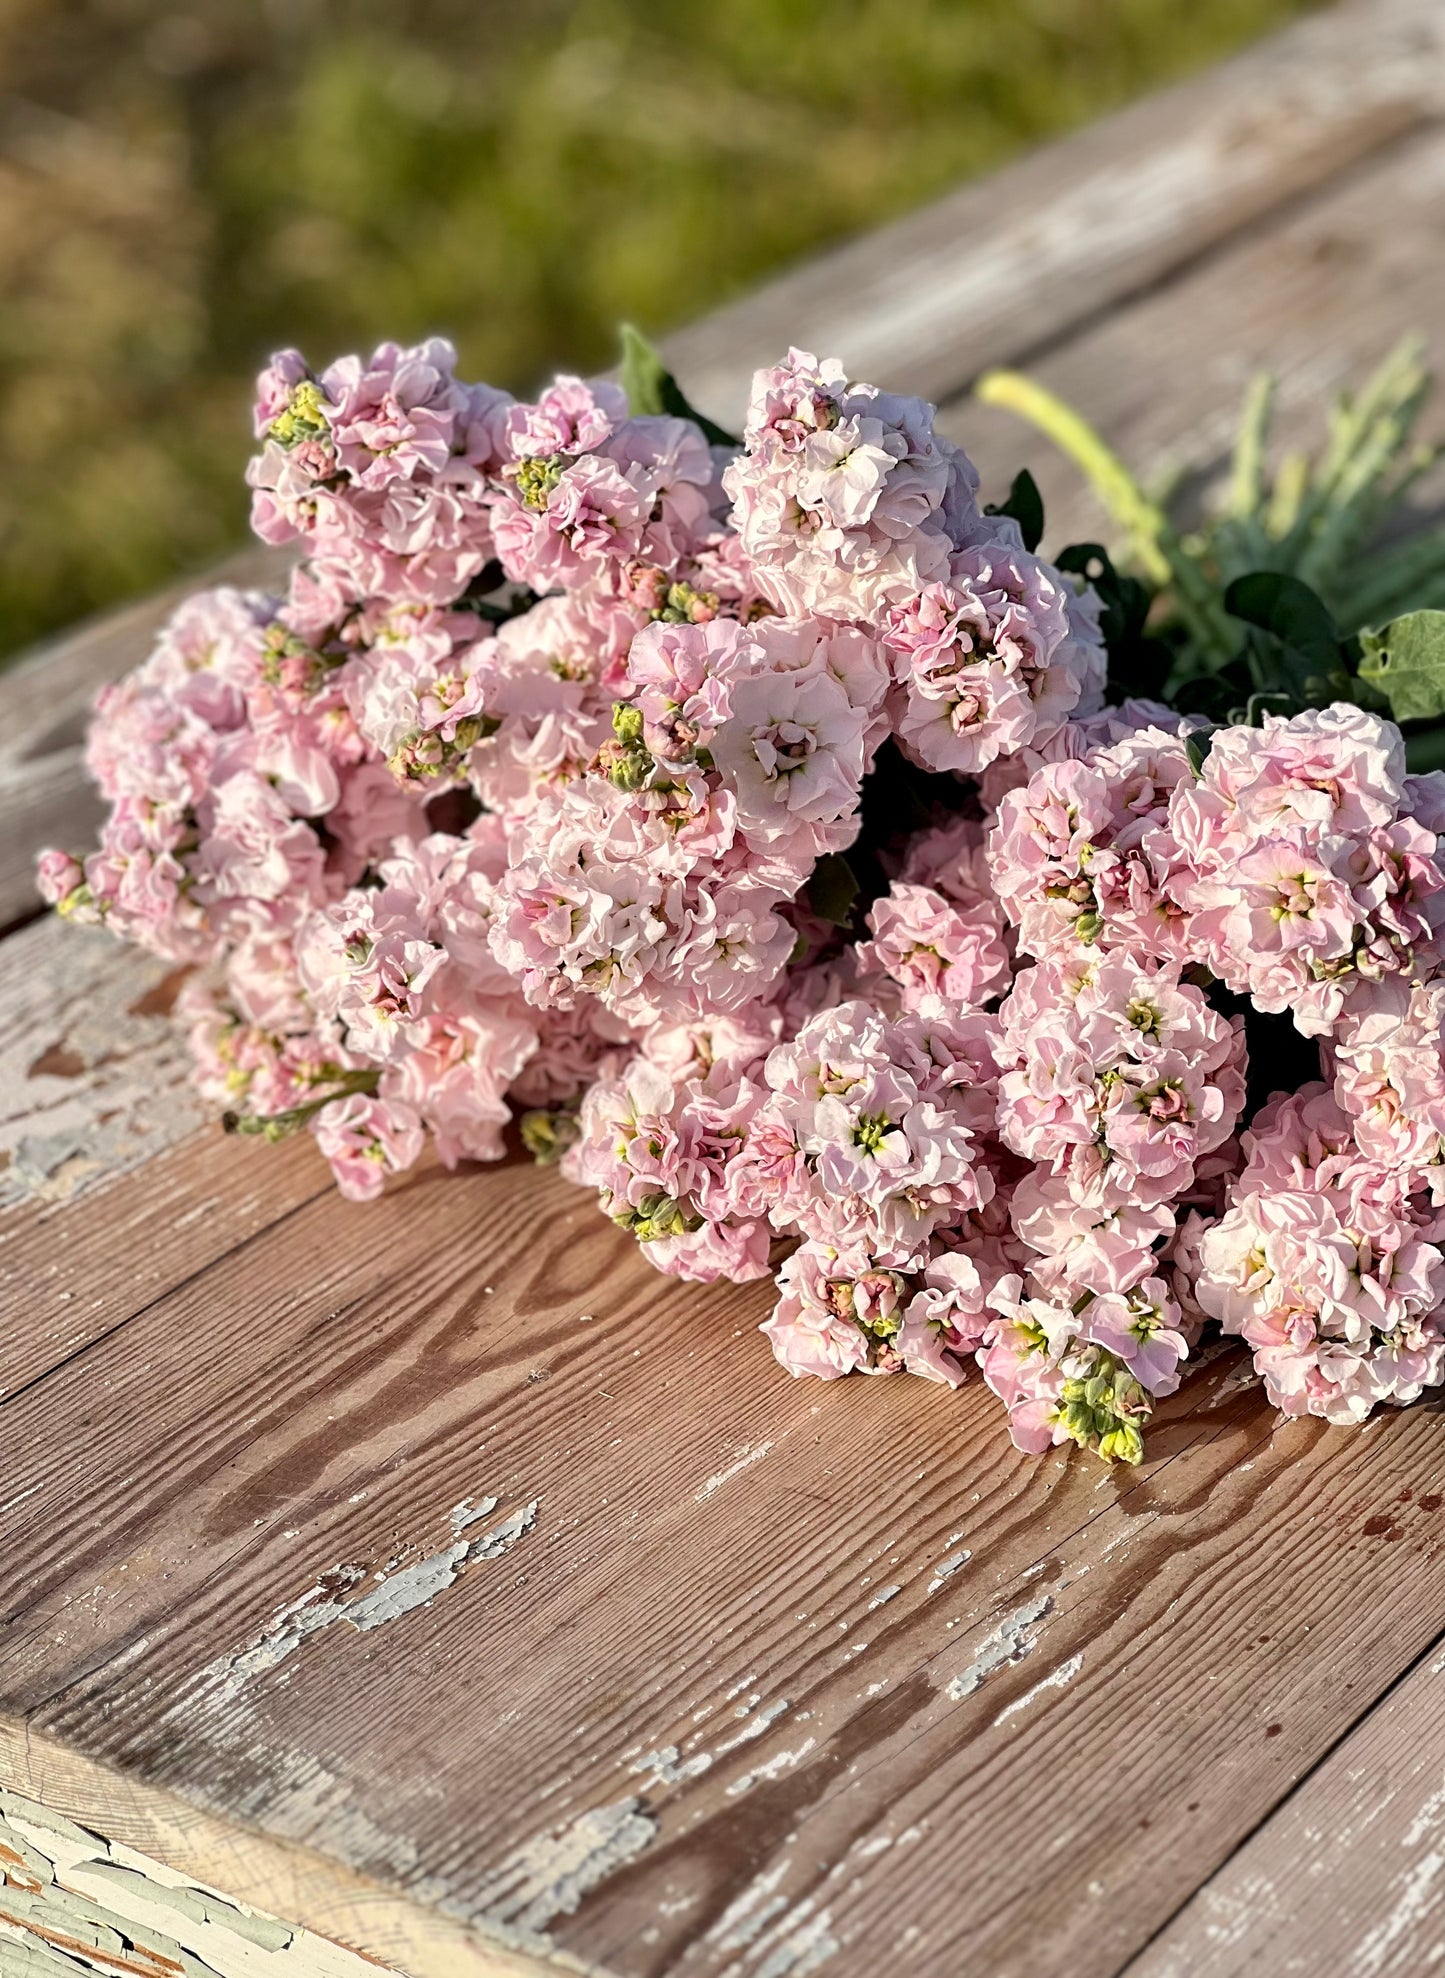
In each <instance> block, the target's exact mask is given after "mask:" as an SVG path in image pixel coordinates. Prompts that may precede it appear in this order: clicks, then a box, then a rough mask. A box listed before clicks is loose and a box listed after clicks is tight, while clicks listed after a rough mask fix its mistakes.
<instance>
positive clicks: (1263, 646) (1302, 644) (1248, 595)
mask: <svg viewBox="0 0 1445 1978" xmlns="http://www.w3.org/2000/svg"><path fill="white" fill-rule="evenodd" d="M1224 608H1225V610H1226V611H1227V612H1228V613H1229V615H1230V616H1231V618H1237V619H1239V620H1240V621H1241V622H1242V623H1243V624H1245V625H1247V626H1248V627H1249V628H1250V629H1249V631H1248V632H1247V633H1246V634H1245V639H1244V646H1243V651H1242V657H1243V659H1244V661H1245V664H1246V666H1247V667H1248V671H1249V678H1250V683H1251V685H1252V687H1253V690H1254V691H1253V693H1252V694H1251V695H1250V708H1251V712H1250V713H1249V714H1248V715H1247V717H1246V718H1247V719H1249V720H1253V719H1254V714H1253V705H1254V703H1255V701H1256V700H1258V701H1259V702H1261V703H1264V702H1270V703H1273V704H1274V705H1273V710H1272V711H1273V712H1276V713H1296V712H1298V711H1300V710H1301V709H1304V708H1307V707H1325V706H1328V704H1329V703H1330V702H1331V701H1335V700H1342V699H1347V698H1348V697H1349V696H1350V695H1351V693H1352V692H1353V691H1354V688H1355V682H1354V681H1353V679H1352V678H1351V675H1350V659H1351V652H1350V651H1349V650H1348V649H1347V647H1346V644H1345V642H1344V641H1343V640H1342V639H1341V637H1340V633H1339V628H1338V626H1337V625H1336V624H1335V621H1334V619H1333V618H1332V617H1331V616H1330V613H1329V609H1328V607H1327V606H1326V605H1325V603H1324V602H1323V600H1322V599H1321V598H1320V597H1319V595H1318V594H1317V593H1316V592H1314V591H1312V590H1311V589H1310V587H1309V585H1308V584H1303V583H1301V582H1300V580H1299V578H1298V577H1291V576H1288V575H1287V574H1286V573H1285V572H1284V571H1281V570H1252V571H1250V572H1249V574H1248V575H1247V576H1244V577H1236V578H1235V580H1234V582H1233V583H1232V584H1231V585H1230V586H1229V588H1228V590H1226V592H1225V593H1224Z"/></svg>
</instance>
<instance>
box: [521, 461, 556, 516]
mask: <svg viewBox="0 0 1445 1978" xmlns="http://www.w3.org/2000/svg"><path fill="white" fill-rule="evenodd" d="M566 465H567V459H566V456H565V455H564V454H561V453H554V454H552V455H551V456H550V457H549V458H548V459H546V460H540V459H538V458H536V457H535V456H529V457H528V458H527V459H525V460H519V461H518V462H517V464H516V466H515V467H514V468H513V469H512V479H513V480H514V481H515V482H516V484H517V493H518V494H519V495H520V496H521V497H522V506H523V507H524V508H531V509H537V510H541V509H543V508H545V507H546V506H547V497H548V496H549V495H550V494H551V492H552V490H553V488H555V487H556V485H557V483H558V482H559V481H560V480H561V478H562V472H563V469H564V468H565V467H566Z"/></svg>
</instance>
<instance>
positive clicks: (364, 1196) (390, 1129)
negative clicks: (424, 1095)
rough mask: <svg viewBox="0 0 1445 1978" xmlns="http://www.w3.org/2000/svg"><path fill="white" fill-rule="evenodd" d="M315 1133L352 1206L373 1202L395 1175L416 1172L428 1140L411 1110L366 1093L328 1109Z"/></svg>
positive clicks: (337, 1101) (355, 1094)
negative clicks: (390, 1176)
mask: <svg viewBox="0 0 1445 1978" xmlns="http://www.w3.org/2000/svg"><path fill="white" fill-rule="evenodd" d="M312 1131H313V1133H314V1134H315V1135H316V1144H317V1146H318V1147H320V1149H321V1151H322V1153H323V1154H324V1155H325V1156H326V1158H327V1160H328V1161H329V1162H330V1163H331V1171H332V1173H333V1174H334V1175H335V1176H336V1185H337V1187H338V1188H339V1189H340V1190H341V1192H342V1194H343V1195H344V1196H346V1198H347V1199H348V1201H352V1202H369V1201H371V1200H372V1199H373V1197H375V1196H377V1195H379V1194H380V1193H381V1191H382V1187H383V1185H384V1184H385V1181H386V1177H387V1176H388V1175H389V1174H398V1173H400V1171H401V1170H402V1169H403V1168H409V1167H411V1166H412V1164H413V1163H414V1162H415V1161H416V1160H417V1158H418V1156H419V1155H420V1153H421V1150H422V1143H423V1141H424V1139H425V1137H426V1136H425V1135H424V1134H423V1132H422V1129H421V1122H420V1121H419V1120H418V1119H417V1116H416V1114H415V1113H414V1112H413V1111H412V1109H411V1108H410V1106H406V1105H403V1104H401V1103H400V1101H398V1100H394V1099H393V1100H384V1099H376V1098H370V1097H368V1096H367V1094H366V1093H364V1092H353V1093H352V1094H351V1096H350V1097H349V1098H346V1099H333V1100H332V1102H331V1104H330V1105H329V1106H323V1107H322V1109H321V1111H320V1112H319V1113H318V1114H317V1115H316V1119H315V1122H314V1124H313V1126H312Z"/></svg>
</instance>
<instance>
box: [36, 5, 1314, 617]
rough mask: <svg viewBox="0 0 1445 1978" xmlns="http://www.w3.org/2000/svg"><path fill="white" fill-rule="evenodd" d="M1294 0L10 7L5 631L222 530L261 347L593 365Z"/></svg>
mask: <svg viewBox="0 0 1445 1978" xmlns="http://www.w3.org/2000/svg"><path fill="white" fill-rule="evenodd" d="M1305 4H1306V0H1188V4H1181V3H1180V0H908V4H906V5H902V6H900V5H898V4H896V0H894V3H893V4H888V0H725V4H722V5H717V6H708V7H703V6H688V5H683V4H680V3H679V0H525V4H521V5H519V4H516V0H512V3H511V4H498V0H413V4H411V5H409V6H408V7H407V8H406V9H405V12H404V14H403V10H402V9H401V8H400V7H398V6H396V5H395V4H394V0H371V4H367V0H352V4H344V3H343V0H270V4H259V0H204V4H203V5H201V4H198V5H197V6H196V8H195V10H194V11H192V12H176V11H171V10H169V9H167V8H165V7H158V6H156V5H154V4H141V0H85V4H67V0H0V293H3V296H4V306H3V310H0V652H5V651H11V650H13V649H14V648H16V647H17V646H19V645H20V644H22V643H24V642H26V641H28V640H30V639H33V638H35V637H37V636H39V635H40V634H42V633H44V632H45V631H47V630H49V629H51V628H53V627H56V626H59V625H63V624H66V623H68V622H70V621H72V620H74V619H76V618H79V617H81V616H82V615H84V614H85V613H86V612H89V611H92V610H94V609H96V608H98V607H100V606H102V605H104V604H107V603H109V602H111V601H112V600H114V599H117V598H120V597H123V596H125V595H127V594H129V593H133V592H136V591H140V590H144V589H146V588H148V587H150V586H153V585H155V584H157V583H159V582H161V581H162V580H164V579H165V578H167V577H169V576H171V575H173V574H174V573H175V572H176V571H177V570H179V569H183V568H187V567H193V566H196V565H198V564H201V563H203V562H204V561H205V560H206V559H208V558H211V557H214V556H216V555H218V554H220V553H222V552H223V551H224V550H226V549H228V548H230V547H231V546H232V545H233V544H234V543H235V542H236V541H237V540H238V539H239V538H240V537H241V535H242V533H243V531H244V526H245V512H246V497H245V490H244V488H243V487H242V485H241V470H242V467H243V465H244V462H245V459H246V456H247V454H248V452H249V450H250V440H249V418H248V404H249V389H250V380H251V377H252V375H253V373H254V371H255V370H256V368H257V366H258V364H259V363H260V362H261V361H262V359H263V358H264V356H265V355H266V353H267V352H268V351H269V350H271V349H272V348H273V347H276V346H278V345H282V344H290V343H295V344H299V345H300V346H301V347H302V348H303V349H305V350H306V351H307V353H308V354H309V355H310V356H312V357H313V358H314V359H315V360H317V361H325V360H326V359H328V358H330V357H332V356H334V355H336V354H338V353H339V352H340V351H342V350H345V349H352V348H356V347H358V346H365V345H369V344H371V343H374V342H376V341H379V340H380V339H382V338H383V337H395V338H399V339H407V340H409V339H412V338H415V337H417V336H420V335H423V334H425V333H426V332H428V331H432V330H441V331H445V332H447V333H448V334H451V335H452V336H453V337H454V338H455V340H456V342H457V343H458V345H459V347H460V350H461V354H462V360H463V367H464V370H465V372H466V374H467V375H469V376H474V377H486V378H489V379H491V380H492V381H494V382H496V383H499V384H505V385H508V386H510V387H512V388H513V389H525V388H526V387H527V386H529V385H531V384H534V383H535V382H536V381H537V380H538V379H539V378H541V377H542V376H543V375H544V374H546V373H547V372H548V371H550V370H551V369H552V368H554V367H556V366H558V365H565V366H568V367H575V368H579V369H584V370H585V369H588V368H595V367H599V366H601V365H604V364H606V363H607V362H609V361H610V360H611V356H612V350H613V326H614V324H615V323H616V322H617V321H618V319H619V318H622V317H628V318H631V319H632V320H634V321H636V322H639V323H641V324H642V325H644V326H645V327H646V328H647V329H648V330H649V331H650V332H653V333H662V332H664V331H666V330H667V329H669V328H671V327H673V326H675V325H676V324H678V323H681V322H683V321H685V320H686V319H688V318H689V317H691V316H695V315H697V314H698V313H700V312H701V311H702V310H704V309H706V308H707V307H708V306H709V305H711V304H713V303H715V302H718V301H720V300H722V299H724V298H726V297H728V296H730V295H733V294H736V293H738V292H739V291H741V290H743V289H746V288H747V287H748V286H749V285H750V284H751V283H754V282H756V281H757V280H759V279H760V278H761V277H762V276H763V275H765V274H766V273H768V272H769V271H770V270H772V269H774V268H776V267H778V266H779V265H780V264H782V263H785V262H787V261H788V260H790V259H793V258H796V257H798V256H800V255H802V254H806V253H807V252H809V251H812V250H815V249H817V248H820V247H822V246H824V245H826V244H828V243H830V242H833V241H836V240H839V239H841V238H845V237H846V236H848V235H850V234H853V233H855V232H857V231H858V230H860V229H861V228H865V227H868V226H870V225H874V224H876V223H877V222H879V221H881V220H883V219H886V218H888V217H890V216H891V215H893V214H896V213H898V212H901V211H905V210H907V209H908V208H910V207H912V206H916V205H918V204H919V203H921V202H922V201H923V200H925V199H928V198H929V197H931V196H933V195H934V194H936V193H938V192H940V191H942V190H943V189H945V188H946V187H948V186H949V185H950V184H952V183H954V182H956V181H958V180H960V179H962V178H964V177H966V176H968V175H970V174H973V173H977V172H980V171H983V170H985V169H988V168H990V167H993V166H996V165H998V164H999V163H1001V162H1002V161H1003V160H1005V159H1006V158H1008V157H1009V156H1010V155H1011V154H1013V153H1014V152H1016V151H1018V150H1020V149H1021V148H1023V147H1024V146H1026V145H1028V144H1031V143H1034V142H1036V141H1038V140H1040V139H1042V138H1045V137H1049V136H1051V135H1054V134H1056V133H1058V132H1059V131H1062V130H1065V129H1067V128H1070V127H1072V126H1074V125H1077V124H1080V123H1084V122H1087V121H1089V120H1090V119H1092V118H1095V117H1097V116H1100V115H1102V114H1104V113H1105V112H1106V111H1108V110H1109V109H1111V108H1113V107H1115V106H1116V105H1117V104H1119V103H1120V102H1122V101H1123V100H1125V99H1126V98H1128V97H1129V96H1131V95H1134V94H1136V93H1138V92H1140V91H1142V90H1144V89H1146V88H1149V87H1152V86H1155V85H1157V84H1160V83H1163V82H1165V81H1168V80H1171V79H1173V78H1175V77H1177V76H1179V75H1181V74H1183V73H1186V72H1188V71H1189V70H1191V69H1194V68H1197V67H1199V66H1200V65H1202V64H1204V63H1206V62H1208V61H1210V60H1213V59H1215V58H1217V57H1218V56H1220V55H1222V54H1224V53H1227V52H1228V51H1230V50H1231V49H1233V48H1235V47H1237V46H1239V45H1240V44H1242V43H1243V42H1245V41H1247V40H1248V39H1250V38H1251V37H1252V36H1254V35H1256V34H1259V33H1262V32H1264V31H1266V30H1267V29H1269V28H1271V27H1274V26H1276V25H1278V24H1279V23H1280V22H1282V21H1283V20H1285V19H1287V18H1289V17H1290V16H1292V15H1294V14H1297V13H1299V12H1302V11H1304V6H1305ZM884 382H886V381H884Z"/></svg>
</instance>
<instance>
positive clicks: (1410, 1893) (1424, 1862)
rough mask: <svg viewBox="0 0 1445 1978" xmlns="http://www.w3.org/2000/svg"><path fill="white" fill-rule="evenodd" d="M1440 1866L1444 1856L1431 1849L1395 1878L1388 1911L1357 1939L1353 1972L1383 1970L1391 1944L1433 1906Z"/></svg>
mask: <svg viewBox="0 0 1445 1978" xmlns="http://www.w3.org/2000/svg"><path fill="white" fill-rule="evenodd" d="M1442 1868H1445V1855H1442V1854H1440V1853H1438V1852H1437V1851H1436V1850H1435V1849H1434V1848H1432V1849H1431V1850H1430V1852H1429V1853H1428V1854H1422V1855H1421V1857H1420V1859H1419V1860H1418V1861H1417V1862H1416V1863H1415V1865H1414V1867H1413V1868H1412V1869H1411V1870H1410V1872H1409V1873H1408V1874H1407V1875H1404V1876H1402V1877H1400V1878H1399V1880H1397V1882H1396V1883H1395V1885H1394V1900H1393V1901H1392V1902H1391V1904H1390V1910H1389V1914H1388V1915H1387V1916H1386V1917H1385V1918H1384V1919H1383V1920H1382V1921H1381V1922H1379V1923H1377V1924H1376V1925H1375V1927H1374V1929H1373V1930H1371V1931H1370V1932H1369V1934H1368V1936H1366V1937H1364V1938H1362V1939H1361V1942H1360V1947H1359V1949H1358V1950H1357V1951H1356V1953H1355V1962H1354V1966H1353V1968H1354V1969H1355V1970H1356V1971H1362V1972H1368V1971H1379V1970H1381V1969H1383V1967H1384V1963H1385V1959H1386V1958H1387V1957H1388V1956H1389V1954H1390V1951H1391V1949H1392V1948H1393V1947H1394V1945H1395V1944H1397V1943H1398V1942H1399V1940H1400V1938H1401V1937H1403V1936H1404V1935H1405V1934H1406V1933H1407V1931H1410V1930H1413V1929H1414V1928H1415V1926H1416V1924H1417V1923H1419V1922H1420V1920H1421V1918H1422V1917H1424V1916H1425V1915H1426V1914H1427V1912H1428V1911H1429V1910H1430V1909H1431V1908H1433V1906H1434V1904H1435V1902H1436V1900H1437V1897H1438V1891H1437V1889H1436V1886H1435V1882H1436V1877H1437V1876H1438V1875H1439V1873H1440V1870H1441V1869H1442Z"/></svg>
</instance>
